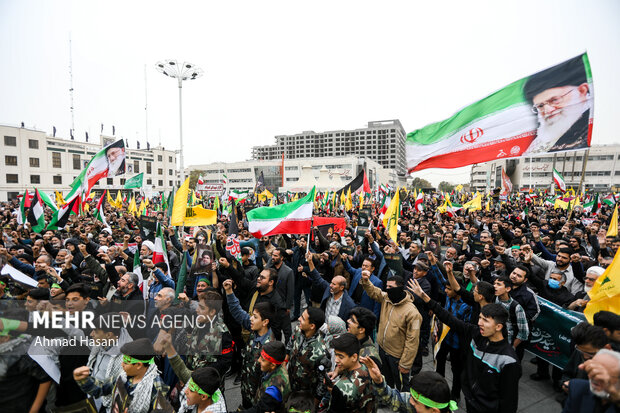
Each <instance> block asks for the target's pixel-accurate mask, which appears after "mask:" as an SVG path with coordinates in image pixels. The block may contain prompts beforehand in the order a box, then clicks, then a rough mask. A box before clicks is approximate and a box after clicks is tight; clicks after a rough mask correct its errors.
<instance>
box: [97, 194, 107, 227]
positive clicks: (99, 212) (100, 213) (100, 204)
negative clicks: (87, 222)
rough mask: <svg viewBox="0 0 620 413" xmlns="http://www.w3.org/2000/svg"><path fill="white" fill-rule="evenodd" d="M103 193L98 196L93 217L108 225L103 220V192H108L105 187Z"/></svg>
mask: <svg viewBox="0 0 620 413" xmlns="http://www.w3.org/2000/svg"><path fill="white" fill-rule="evenodd" d="M103 192H104V193H103V194H101V197H100V198H99V202H97V211H96V212H95V219H97V221H99V222H101V223H103V225H104V226H106V227H108V228H109V227H110V225H108V222H107V221H106V220H105V198H106V197H105V195H106V194H105V192H108V190H107V189H106V190H105V191H103Z"/></svg>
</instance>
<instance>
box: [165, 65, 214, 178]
mask: <svg viewBox="0 0 620 413" xmlns="http://www.w3.org/2000/svg"><path fill="white" fill-rule="evenodd" d="M155 68H156V69H157V71H159V72H160V73H163V74H164V75H166V76H169V77H173V78H175V79H177V82H178V84H179V145H180V148H179V163H180V168H181V184H182V183H183V182H185V164H184V162H183V81H184V80H193V79H198V78H199V77H200V76H202V74H203V71H202V69H201V68H199V67H197V66H195V65H193V64H192V63H188V62H183V64H181V65H180V64H179V63H178V62H177V61H176V60H172V59H169V60H162V61H160V62H157V64H156V65H155Z"/></svg>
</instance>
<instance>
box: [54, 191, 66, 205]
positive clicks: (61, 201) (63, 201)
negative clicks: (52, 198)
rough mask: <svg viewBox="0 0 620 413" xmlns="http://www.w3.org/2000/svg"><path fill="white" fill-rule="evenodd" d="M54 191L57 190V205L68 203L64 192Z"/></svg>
mask: <svg viewBox="0 0 620 413" xmlns="http://www.w3.org/2000/svg"><path fill="white" fill-rule="evenodd" d="M54 192H56V205H58V206H63V205H64V204H66V202H65V199H64V198H63V197H62V193H60V192H58V191H54Z"/></svg>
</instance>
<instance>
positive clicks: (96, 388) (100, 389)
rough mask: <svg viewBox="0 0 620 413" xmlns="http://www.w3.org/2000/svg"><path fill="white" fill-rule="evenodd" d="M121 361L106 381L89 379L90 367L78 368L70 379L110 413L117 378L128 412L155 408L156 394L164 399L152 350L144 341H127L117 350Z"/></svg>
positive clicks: (166, 391)
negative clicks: (126, 397) (120, 384)
mask: <svg viewBox="0 0 620 413" xmlns="http://www.w3.org/2000/svg"><path fill="white" fill-rule="evenodd" d="M121 353H122V354H123V357H122V360H121V361H120V362H117V363H115V365H114V366H113V367H114V368H113V369H112V370H111V371H110V376H109V377H108V378H107V379H106V380H103V381H102V380H97V379H95V378H93V377H92V376H91V375H90V367H88V366H82V367H78V368H77V369H75V370H74V371H73V378H74V379H75V381H76V382H77V384H78V385H79V386H80V389H82V391H83V392H84V393H87V394H90V395H91V396H93V397H96V398H97V397H103V405H104V406H105V407H106V408H107V411H108V412H110V411H111V407H112V401H113V400H112V397H113V395H114V393H115V387H116V382H117V380H118V378H121V380H122V381H123V382H124V384H125V389H126V390H127V394H128V395H129V412H131V413H148V412H149V411H151V410H152V408H153V406H154V405H155V400H156V397H157V392H158V391H159V392H161V394H163V395H166V393H168V386H166V385H165V384H164V382H163V381H162V379H161V377H159V371H158V370H157V366H156V365H155V359H154V355H155V350H154V349H153V345H152V344H151V342H150V341H149V340H148V339H147V338H141V339H138V340H135V341H131V342H129V343H127V344H125V345H123V346H122V347H121Z"/></svg>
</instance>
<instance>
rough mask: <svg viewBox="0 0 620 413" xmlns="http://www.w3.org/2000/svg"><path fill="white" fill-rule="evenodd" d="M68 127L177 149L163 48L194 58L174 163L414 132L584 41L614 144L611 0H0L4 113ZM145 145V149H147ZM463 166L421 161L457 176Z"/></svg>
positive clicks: (599, 117)
mask: <svg viewBox="0 0 620 413" xmlns="http://www.w3.org/2000/svg"><path fill="white" fill-rule="evenodd" d="M70 36H71V38H72V44H73V47H72V50H73V86H74V89H75V92H74V96H75V129H76V138H77V139H79V140H84V131H89V135H90V136H91V137H93V136H97V134H98V133H99V130H100V124H101V123H103V124H104V127H105V129H104V133H107V134H110V133H111V126H112V125H115V126H116V133H117V136H122V137H124V138H128V139H129V143H130V147H132V148H135V145H136V143H135V142H136V140H137V139H139V140H140V141H141V143H142V144H143V145H144V143H145V142H146V137H145V132H146V125H145V110H144V107H145V76H144V72H145V70H144V68H145V65H146V74H147V86H148V88H147V90H148V139H149V141H150V142H151V144H152V145H154V144H157V143H158V142H159V141H160V140H161V143H162V144H163V145H164V146H165V147H166V148H174V149H176V148H178V145H179V144H178V140H179V118H178V89H177V86H176V82H175V80H173V79H170V78H167V77H165V76H164V75H162V74H160V73H158V72H157V71H156V70H155V68H154V67H155V63H156V62H157V61H158V60H162V59H170V58H172V59H178V60H180V61H184V60H185V61H189V62H192V63H194V64H196V65H198V66H199V67H201V68H202V69H203V70H204V72H205V73H204V76H203V77H202V78H200V79H197V80H193V81H189V82H185V83H184V87H183V131H184V134H183V136H184V143H185V164H186V165H189V164H198V163H208V162H213V161H220V160H224V161H239V160H245V159H249V158H250V154H251V147H252V146H253V145H266V144H272V143H273V142H274V136H275V135H280V134H293V133H299V132H302V131H306V130H314V131H316V132H320V131H326V130H335V129H354V128H361V127H365V125H366V123H367V122H368V121H373V120H385V119H400V121H401V122H402V124H403V126H404V128H405V130H406V131H407V132H411V131H413V130H415V129H418V128H421V127H423V126H425V125H426V124H429V123H432V122H436V121H440V120H442V119H445V118H447V117H449V116H451V115H452V114H453V113H454V112H456V111H457V110H459V109H460V108H462V107H463V106H466V105H468V104H470V103H472V102H474V101H476V100H479V99H481V98H483V97H485V96H486V95H488V94H490V93H492V92H494V91H495V90H497V89H499V88H502V87H503V86H506V85H507V84H508V83H510V82H512V81H515V80H517V79H519V78H522V77H524V76H527V75H530V74H532V73H534V72H537V71H539V70H541V69H544V68H546V67H549V66H552V65H555V64H557V63H559V62H561V61H564V60H566V59H568V58H570V57H573V56H575V55H578V54H580V53H582V52H584V51H587V52H588V54H589V57H590V63H591V65H592V72H593V79H594V99H595V110H594V136H593V139H592V142H593V144H610V143H617V142H619V141H620V139H619V133H618V132H617V130H618V128H617V126H614V125H615V124H614V122H617V121H618V100H619V99H618V98H619V97H620V81H619V76H618V73H620V52H619V51H620V2H619V1H617V0H608V1H604V0H598V1H592V2H584V1H569V0H562V1H542V0H536V1H523V0H519V1H488V2H486V1H467V2H465V1H453V2H452V1H426V2H413V1H404V2H393V1H381V2H376V1H375V2H363V1H359V0H358V1H333V0H332V1H312V2H301V1H290V0H287V1H266V0H262V1H256V0H252V1H226V2H223V1H219V2H214V1H209V2H208V1H204V0H203V1H197V2H188V1H178V0H177V1H168V2H158V1H144V2H142V1H105V2H103V1H101V2H93V1H86V0H80V1H73V2H69V1H44V0H41V1H31V0H12V1H11V0H0V37H1V38H2V42H1V43H0V56H2V58H3V64H2V65H0V91H1V93H0V123H3V124H13V125H18V124H19V123H20V122H22V121H23V122H25V124H26V125H27V126H29V127H36V128H38V129H41V130H44V131H48V132H49V133H51V130H52V125H55V126H56V127H57V129H58V133H57V135H58V136H61V137H69V129H70V127H71V113H70V110H69V107H70V97H69V84H70V83H69V70H68V68H69V37H70ZM143 147H144V146H143ZM468 171H469V168H460V169H452V170H450V169H432V170H427V171H422V172H418V173H416V174H415V175H414V176H422V177H424V178H427V179H430V180H431V182H433V183H434V184H437V183H439V181H441V180H447V181H452V182H453V183H459V182H465V181H468V180H469V178H468V176H469V175H468Z"/></svg>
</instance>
